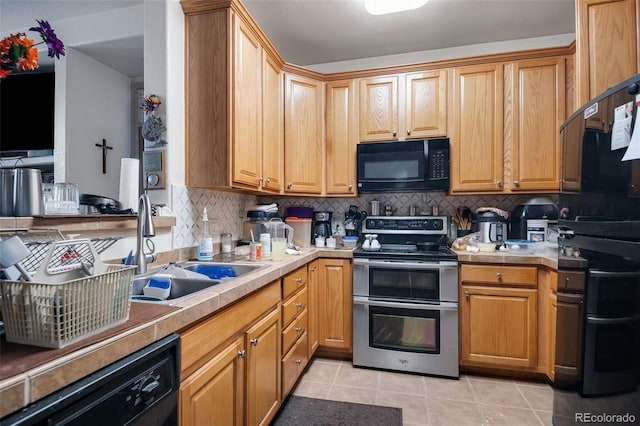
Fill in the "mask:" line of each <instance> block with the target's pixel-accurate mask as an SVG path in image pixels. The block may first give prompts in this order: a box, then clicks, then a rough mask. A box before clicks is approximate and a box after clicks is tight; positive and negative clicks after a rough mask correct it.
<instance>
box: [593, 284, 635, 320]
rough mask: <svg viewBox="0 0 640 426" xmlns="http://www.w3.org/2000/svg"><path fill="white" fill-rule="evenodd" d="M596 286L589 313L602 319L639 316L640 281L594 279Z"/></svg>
mask: <svg viewBox="0 0 640 426" xmlns="http://www.w3.org/2000/svg"><path fill="white" fill-rule="evenodd" d="M594 278H595V279H594V280H593V282H594V284H595V285H596V286H597V299H595V300H594V299H593V297H589V296H590V295H587V297H588V298H589V299H590V300H593V302H592V303H595V306H589V307H588V308H589V313H590V314H595V315H597V316H598V317H604V318H622V317H632V316H635V315H637V314H640V279H638V278H635V277H634V278H620V277H611V278H607V277H594Z"/></svg>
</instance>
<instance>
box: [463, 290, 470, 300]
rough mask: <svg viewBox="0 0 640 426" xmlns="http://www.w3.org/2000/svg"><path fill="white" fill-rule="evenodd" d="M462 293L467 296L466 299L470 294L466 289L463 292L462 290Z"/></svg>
mask: <svg viewBox="0 0 640 426" xmlns="http://www.w3.org/2000/svg"><path fill="white" fill-rule="evenodd" d="M464 295H465V296H466V297H467V299H468V298H469V296H470V294H469V292H468V291H465V292H464Z"/></svg>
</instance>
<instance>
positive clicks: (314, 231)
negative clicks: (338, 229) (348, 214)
mask: <svg viewBox="0 0 640 426" xmlns="http://www.w3.org/2000/svg"><path fill="white" fill-rule="evenodd" d="M332 215H333V212H313V226H312V227H311V242H312V243H313V244H315V242H316V236H319V237H330V236H331V216H332Z"/></svg>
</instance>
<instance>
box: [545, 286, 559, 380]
mask: <svg viewBox="0 0 640 426" xmlns="http://www.w3.org/2000/svg"><path fill="white" fill-rule="evenodd" d="M548 315H549V355H548V358H549V362H548V363H547V377H548V378H549V379H550V380H551V381H552V382H553V381H555V377H556V339H557V337H556V325H557V323H558V297H557V295H556V293H554V292H550V293H549V313H548ZM561 344H562V342H561Z"/></svg>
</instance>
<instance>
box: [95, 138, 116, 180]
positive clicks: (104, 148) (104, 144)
mask: <svg viewBox="0 0 640 426" xmlns="http://www.w3.org/2000/svg"><path fill="white" fill-rule="evenodd" d="M96 146H97V147H98V148H102V174H103V175H104V174H106V173H107V150H108V149H113V147H112V146H108V145H107V140H106V139H102V143H101V144H99V143H97V144H96Z"/></svg>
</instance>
